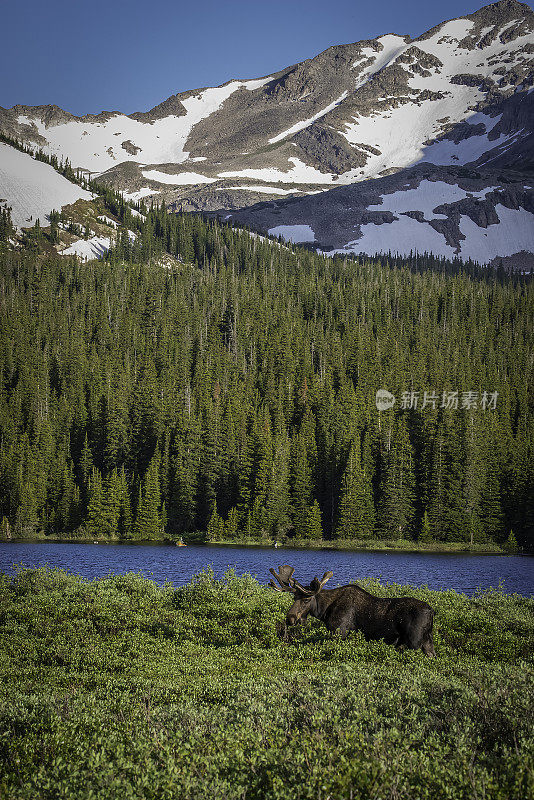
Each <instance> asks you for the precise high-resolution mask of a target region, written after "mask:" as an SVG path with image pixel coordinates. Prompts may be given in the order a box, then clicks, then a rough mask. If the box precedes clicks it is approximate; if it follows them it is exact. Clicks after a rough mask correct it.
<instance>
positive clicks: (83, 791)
mask: <svg viewBox="0 0 534 800" xmlns="http://www.w3.org/2000/svg"><path fill="white" fill-rule="evenodd" d="M364 583H365V585H366V587H367V588H369V589H370V590H371V591H373V592H375V593H376V594H381V595H382V596H396V595H400V594H407V593H409V594H413V595H416V596H417V597H420V598H421V599H424V600H427V601H428V602H429V603H431V605H432V606H433V607H434V608H435V609H436V611H437V616H436V623H435V642H436V652H437V658H436V659H434V660H431V659H427V658H426V657H425V656H424V655H423V654H422V653H421V652H420V651H417V652H415V651H410V652H405V653H399V652H397V651H396V650H395V649H394V648H392V647H389V646H387V645H386V644H384V643H383V642H366V641H365V639H364V638H363V636H362V635H361V634H359V633H354V634H351V636H349V637H348V639H347V640H346V641H345V642H343V641H341V639H339V638H338V637H334V636H331V635H330V634H329V633H328V632H327V631H326V629H325V628H324V627H323V626H322V625H321V624H320V623H319V622H318V621H316V620H314V621H312V622H311V623H310V624H309V625H308V626H307V627H306V628H305V629H303V631H302V635H301V637H300V638H295V639H294V640H292V641H289V642H283V641H281V640H280V639H278V638H277V636H276V623H277V622H281V621H282V620H283V619H284V617H285V613H286V610H287V607H288V604H289V603H290V602H291V601H290V598H289V597H288V596H286V595H282V594H279V593H276V592H273V591H271V590H270V589H268V588H266V587H263V586H260V585H259V584H258V583H257V582H256V581H255V580H254V579H253V578H252V577H251V576H250V575H244V576H242V577H238V576H236V575H235V574H234V573H233V572H228V573H227V574H226V575H224V576H223V577H222V578H220V579H216V578H215V577H214V575H213V573H212V572H210V571H207V572H203V573H200V574H199V575H197V576H195V578H194V579H193V581H192V582H191V583H190V584H188V585H186V586H183V587H180V588H174V587H173V586H172V585H171V584H165V585H164V586H158V585H156V584H155V583H154V582H152V581H150V580H148V579H146V578H144V577H142V576H140V575H133V574H129V575H123V576H115V575H108V576H106V577H105V578H101V579H99V580H94V581H88V580H85V579H83V578H80V577H76V576H73V575H69V574H67V573H65V572H63V571H61V570H48V569H37V570H21V571H19V572H18V573H17V574H16V575H15V576H13V577H7V576H0V639H1V642H2V644H1V647H0V686H1V688H0V797H2V798H4V797H5V798H9V800H15V798H32V800H34V798H39V800H41V799H42V800H46V799H47V798H50V800H52V798H53V799H54V800H56V799H57V798H65V800H66V799H67V798H69V800H71V799H72V798H88V799H89V798H98V800H103V799H107V798H109V800H111V798H113V799H115V798H118V797H120V798H121V799H122V798H132V799H133V798H135V799H136V800H138V798H154V800H156V799H157V800H165V799H166V798H169V800H170V798H177V797H180V798H181V797H183V798H207V797H209V798H221V800H222V798H225V800H232V799H233V798H250V799H251V800H252V799H256V798H257V799H258V800H260V798H262V800H263V798H284V800H293V799H295V800H296V799H297V798H299V799H300V798H323V799H324V800H326V798H327V797H330V798H339V799H340V800H341V798H350V797H354V798H357V797H360V798H377V800H381V798H384V799H385V798H406V800H408V798H409V799H410V800H412V799H413V798H429V799H430V798H432V800H434V798H451V800H452V799H454V800H457V799H458V798H473V797H484V798H485V800H490V799H492V798H496V799H497V798H498V799H499V800H501V798H502V800H511V799H513V798H517V800H524V799H525V798H527V797H528V796H532V791H533V783H532V780H533V779H532V774H533V773H532V744H533V741H532V721H533V720H532V716H533V715H532V708H533V703H532V700H533V689H532V687H533V686H534V681H533V677H534V676H533V669H532V663H531V660H530V659H531V655H530V654H531V653H532V649H533V644H534V622H533V620H534V615H533V613H532V612H533V610H534V602H533V601H532V600H531V599H527V598H524V597H520V596H518V595H511V596H507V595H504V594H502V593H501V592H500V591H498V590H497V591H489V592H483V593H479V594H477V595H476V596H475V597H474V598H468V597H466V596H465V595H461V594H457V593H456V592H453V591H449V592H434V591H432V590H430V589H428V588H426V587H419V588H415V587H400V586H396V585H391V584H388V585H385V586H384V585H380V584H378V583H377V582H373V581H365V582H364Z"/></svg>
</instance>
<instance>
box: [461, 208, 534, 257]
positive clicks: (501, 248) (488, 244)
mask: <svg viewBox="0 0 534 800" xmlns="http://www.w3.org/2000/svg"><path fill="white" fill-rule="evenodd" d="M495 211H496V213H497V216H498V217H499V222H498V223H496V224H495V225H488V227H487V228H479V226H478V225H476V224H475V223H474V222H473V220H472V219H471V218H470V217H466V216H462V217H461V219H460V230H461V232H462V233H463V235H464V236H465V240H464V241H462V242H461V249H460V257H461V258H463V259H468V258H470V259H472V260H473V261H478V262H479V263H480V264H487V263H488V262H489V261H492V259H494V258H495V257H499V256H502V257H504V256H511V255H513V254H514V253H519V252H520V251H521V250H526V251H527V252H530V253H532V252H534V214H532V213H531V212H530V211H526V210H525V209H524V208H519V209H513V208H506V206H503V205H501V204H500V203H498V204H497V205H496V206H495Z"/></svg>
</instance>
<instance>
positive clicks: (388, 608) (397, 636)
mask: <svg viewBox="0 0 534 800" xmlns="http://www.w3.org/2000/svg"><path fill="white" fill-rule="evenodd" d="M269 572H270V573H271V574H272V576H273V577H274V578H275V579H276V581H277V582H278V584H280V585H279V586H277V585H276V583H275V582H274V581H269V585H270V586H271V587H272V588H273V589H276V591H278V592H291V593H292V594H293V595H294V596H295V600H294V603H293V605H292V606H291V608H290V609H289V611H288V612H287V615H286V625H288V626H293V625H299V624H304V623H305V622H306V620H307V618H308V616H312V617H316V618H317V619H320V620H321V621H322V622H324V624H325V625H326V627H327V628H328V630H329V631H331V632H332V633H335V632H337V633H339V634H340V635H341V637H342V638H343V639H346V638H347V635H348V633H349V631H361V632H362V633H363V635H364V636H365V638H366V639H367V640H369V639H384V641H385V642H386V643H387V644H392V645H394V646H395V647H397V648H399V649H400V648H408V649H410V650H418V649H419V648H421V650H422V651H423V653H425V655H427V656H429V657H430V658H434V656H435V655H436V654H435V652H434V640H433V637H432V627H433V624H434V610H433V608H431V607H430V606H429V605H428V603H425V602H424V601H423V600H417V599H416V598H415V597H375V596H374V595H372V594H370V593H369V592H366V591H365V589H362V588H361V587H360V586H357V585H356V584H349V585H347V586H339V587H338V588H336V589H323V586H324V585H325V583H327V581H329V580H330V578H331V577H332V576H333V574H334V573H333V572H325V573H324V575H323V577H322V578H321V580H319V579H318V578H317V577H316V578H314V579H313V580H312V581H311V583H310V584H309V585H308V586H302V584H300V583H299V582H298V581H297V580H296V579H295V578H293V573H294V572H295V570H294V569H293V567H290V566H288V565H287V564H286V565H285V566H283V567H279V569H278V572H275V570H274V569H272V568H271V569H270V570H269Z"/></svg>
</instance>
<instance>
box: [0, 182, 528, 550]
mask: <svg viewBox="0 0 534 800" xmlns="http://www.w3.org/2000/svg"><path fill="white" fill-rule="evenodd" d="M101 192H102V196H101V197H100V198H98V201H97V202H98V203H99V204H100V206H99V208H104V210H106V211H107V212H108V213H111V214H112V215H113V216H114V217H116V219H118V220H121V221H122V222H124V225H125V226H126V225H127V226H128V227H129V228H130V227H131V228H132V230H135V232H136V238H135V240H132V239H131V237H130V236H129V235H128V232H127V229H126V227H123V228H121V229H120V230H119V233H118V236H117V241H116V244H115V246H114V247H113V248H112V250H111V251H110V252H109V254H108V257H107V260H106V261H102V262H96V261H95V262H91V263H87V264H83V263H79V262H78V261H77V260H76V259H75V258H74V257H71V258H67V257H59V256H49V255H45V254H43V253H40V252H39V250H38V248H37V250H35V249H34V250H32V251H29V250H28V249H27V248H26V249H25V248H22V249H20V250H19V251H17V252H14V251H13V249H12V248H11V247H10V246H9V245H8V244H4V245H2V244H1V242H0V267H1V270H2V284H1V294H0V381H1V382H0V520H4V521H3V522H2V525H1V527H0V532H1V533H2V534H3V535H5V534H6V532H7V531H9V532H10V534H11V535H12V536H23V537H33V536H36V535H39V534H40V533H41V532H42V533H44V534H45V535H48V536H57V535H59V534H61V535H62V536H70V537H80V538H83V537H85V538H107V539H124V540H132V541H135V540H146V539H153V540H157V539H163V538H169V537H170V538H173V537H178V536H184V535H187V534H189V533H190V532H192V531H202V532H203V537H204V539H208V540H209V539H211V540H213V541H221V540H224V541H235V542H237V541H243V540H246V541H251V542H252V541H261V542H265V543H269V542H272V541H273V540H281V539H282V540H287V541H290V542H294V543H303V542H307V541H313V542H318V541H321V540H326V541H328V542H333V543H335V542H337V541H342V542H345V541H347V540H348V541H353V542H354V543H356V542H358V543H360V542H364V543H365V542H369V543H370V542H372V541H376V540H379V541H383V542H403V541H408V542H415V543H417V545H418V546H419V545H422V544H424V545H425V546H426V545H428V544H431V543H433V542H438V543H439V544H440V545H441V544H443V545H445V546H448V547H450V546H451V545H453V544H454V546H455V547H456V546H458V543H460V545H461V543H463V544H464V546H467V545H469V546H471V545H476V546H477V547H478V546H482V547H483V548H486V547H489V548H490V549H491V548H495V547H497V548H498V547H500V546H502V545H504V543H505V542H509V545H507V547H508V546H509V549H511V550H512V549H515V548H520V549H521V548H527V549H531V548H532V547H533V540H532V532H533V531H534V506H533V498H534V425H533V418H534V403H533V387H534V381H532V368H533V365H532V360H531V359H530V358H529V353H530V352H531V351H532V345H533V330H532V325H531V311H532V309H533V307H534V296H533V293H534V288H533V284H532V281H531V280H529V279H528V278H527V277H525V276H511V277H510V276H509V277H506V276H504V275H503V274H500V273H495V272H487V271H483V270H480V269H479V268H477V267H476V266H475V265H467V266H462V265H460V264H451V263H447V262H437V261H435V260H432V259H430V258H426V257H419V256H418V257H414V258H412V259H407V260H404V261H402V260H399V259H395V258H384V259H375V260H367V259H366V260H361V261H358V260H354V259H352V260H351V259H342V258H337V257H336V258H334V259H329V258H323V257H322V256H318V255H317V254H314V253H312V252H309V251H307V250H305V249H302V248H288V247H285V246H282V245H281V244H279V243H277V242H272V241H266V240H262V239H259V238H257V237H256V238H254V237H252V236H251V235H250V234H249V233H248V232H245V231H236V230H233V229H232V228H230V227H228V226H225V225H221V224H219V223H217V222H207V221H205V220H203V219H201V218H200V217H195V216H191V215H181V214H180V215H173V214H169V213H168V212H167V209H165V207H164V206H161V207H157V208H151V209H148V208H146V207H145V206H143V205H140V206H139V210H140V211H141V213H142V216H135V215H132V213H131V210H130V209H129V208H128V207H127V206H126V204H125V203H124V201H123V200H121V199H120V198H119V197H118V196H117V195H116V194H115V193H113V191H112V190H109V189H101ZM86 206H87V204H86V205H85V206H82V205H80V207H79V208H78V212H79V214H81V215H82V216H80V223H79V224H80V225H81V224H82V223H83V224H84V225H85V222H84V219H83V214H87V213H88V212H87V208H86ZM73 208H74V207H73ZM56 216H57V215H55V216H54V219H56ZM93 216H94V213H93ZM76 224H78V223H76ZM2 225H3V228H2V230H4V236H5V237H6V238H8V227H9V226H8V220H4V222H3V223H2ZM32 230H33V229H32ZM47 235H52V231H51V233H50V234H47ZM53 235H55V234H53ZM38 237H42V233H38ZM380 388H388V389H389V390H390V391H392V392H393V393H394V394H395V396H396V397H397V403H396V405H395V408H394V409H393V410H389V411H384V412H381V413H379V412H378V411H377V408H376V405H375V395H376V391H377V390H378V389H380ZM412 392H414V393H418V406H417V407H416V408H411V409H403V408H402V402H401V398H402V397H403V396H405V397H406V396H409V395H410V394H411V393H412ZM425 392H426V393H427V402H426V406H425V407H424V408H423V403H424V397H425ZM450 392H451V393H454V392H458V397H457V400H458V408H455V407H454V404H453V407H448V406H449V405H450V403H449V400H450V397H449V395H448V393H450ZM469 392H476V393H477V401H476V407H474V405H473V404H472V403H471V401H469V402H467V400H466V402H465V403H464V404H463V405H464V407H462V399H465V398H466V397H471V395H468V393H469ZM493 392H497V393H498V397H497V402H496V406H495V408H492V407H488V404H487V402H485V401H484V400H483V398H484V396H485V393H486V395H489V394H491V393H493ZM444 393H445V394H444ZM463 393H466V394H465V395H464V394H463ZM444 397H445V398H446V401H444Z"/></svg>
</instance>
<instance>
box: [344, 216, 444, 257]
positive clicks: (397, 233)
mask: <svg viewBox="0 0 534 800" xmlns="http://www.w3.org/2000/svg"><path fill="white" fill-rule="evenodd" d="M361 230H362V235H361V237H360V238H359V239H356V240H355V241H352V242H348V244H346V245H345V247H343V248H340V249H338V250H334V251H331V252H330V253H329V255H335V254H336V253H368V254H369V255H376V254H377V253H389V252H391V253H394V254H395V255H399V256H409V255H410V253H414V252H419V253H424V252H427V253H434V255H436V256H444V257H445V258H454V256H455V252H454V249H453V248H452V247H450V245H448V244H447V243H446V241H445V237H444V236H443V235H442V234H441V233H438V232H437V231H435V230H434V228H433V227H432V226H431V225H429V224H428V222H417V220H415V219H412V218H411V217H400V219H398V220H395V222H390V223H383V224H382V225H376V224H375V223H374V222H370V223H368V224H367V225H362V226H361Z"/></svg>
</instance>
